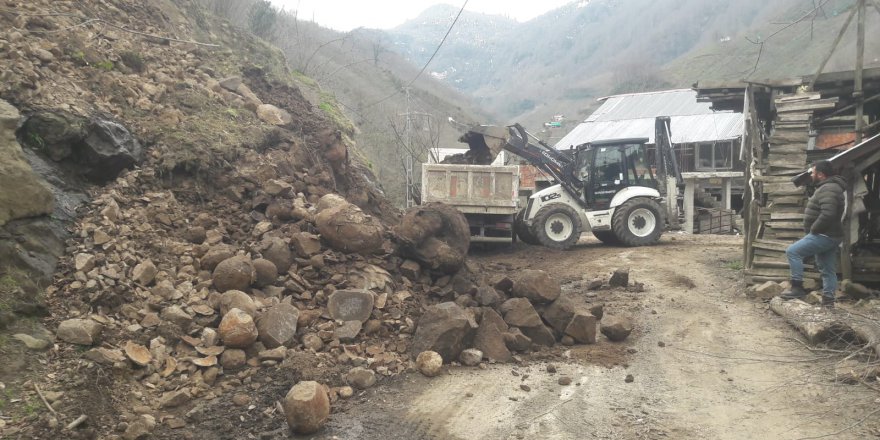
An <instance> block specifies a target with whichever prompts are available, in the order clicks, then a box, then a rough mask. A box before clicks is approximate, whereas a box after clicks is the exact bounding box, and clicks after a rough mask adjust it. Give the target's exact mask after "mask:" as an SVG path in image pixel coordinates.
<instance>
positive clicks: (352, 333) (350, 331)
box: [333, 321, 363, 342]
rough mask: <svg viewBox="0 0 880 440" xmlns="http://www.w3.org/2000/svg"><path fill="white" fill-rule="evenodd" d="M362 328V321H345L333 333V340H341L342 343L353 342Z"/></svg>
mask: <svg viewBox="0 0 880 440" xmlns="http://www.w3.org/2000/svg"><path fill="white" fill-rule="evenodd" d="M362 327H363V323H362V322H360V321H345V322H344V323H343V324H342V325H341V326H339V327H337V328H336V330H334V331H333V338H334V339H339V341H340V342H351V341H353V340H354V339H355V338H357V335H358V333H360V332H361V328H362Z"/></svg>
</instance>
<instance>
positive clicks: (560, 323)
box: [541, 294, 577, 334]
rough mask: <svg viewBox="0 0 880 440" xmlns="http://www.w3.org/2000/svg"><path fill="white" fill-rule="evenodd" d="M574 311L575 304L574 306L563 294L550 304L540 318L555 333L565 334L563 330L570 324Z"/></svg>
mask: <svg viewBox="0 0 880 440" xmlns="http://www.w3.org/2000/svg"><path fill="white" fill-rule="evenodd" d="M576 311H577V304H575V302H574V300H573V299H571V297H569V296H568V295H564V294H563V295H560V296H559V297H558V298H556V300H555V301H553V302H552V303H550V305H549V306H547V307H546V308H545V309H544V311H543V313H541V316H542V317H543V318H544V320H545V321H547V323H548V324H550V326H551V327H553V329H554V330H556V332H557V333H559V334H562V333H564V332H565V328H566V327H567V326H568V323H569V322H571V318H573V317H574V314H575V312H576Z"/></svg>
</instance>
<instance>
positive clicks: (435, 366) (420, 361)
mask: <svg viewBox="0 0 880 440" xmlns="http://www.w3.org/2000/svg"><path fill="white" fill-rule="evenodd" d="M416 369H417V370H419V372H420V373H422V374H424V375H425V376H428V377H434V376H437V375H439V374H440V373H441V372H442V370H443V357H442V356H440V354H439V353H437V352H436V351H423V352H421V353H419V355H418V356H417V357H416Z"/></svg>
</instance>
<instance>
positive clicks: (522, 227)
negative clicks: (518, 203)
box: [513, 209, 541, 245]
mask: <svg viewBox="0 0 880 440" xmlns="http://www.w3.org/2000/svg"><path fill="white" fill-rule="evenodd" d="M525 213H526V210H525V209H521V210H519V212H517V213H516V217H514V218H513V231H514V232H515V233H516V236H517V237H519V239H520V240H522V242H523V243H525V244H532V245H539V244H541V242H540V241H538V237H535V234H534V233H533V232H532V229H531V228H529V225H527V224H526V222H525V220H524V217H525Z"/></svg>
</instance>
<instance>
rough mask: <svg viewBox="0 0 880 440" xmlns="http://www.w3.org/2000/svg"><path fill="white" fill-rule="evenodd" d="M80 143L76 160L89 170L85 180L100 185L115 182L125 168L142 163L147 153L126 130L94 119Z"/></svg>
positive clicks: (111, 122)
mask: <svg viewBox="0 0 880 440" xmlns="http://www.w3.org/2000/svg"><path fill="white" fill-rule="evenodd" d="M86 132H87V135H86V137H85V139H83V140H82V142H80V143H79V148H78V150H77V151H78V154H77V156H78V157H77V160H78V162H80V163H81V164H84V165H86V166H87V167H88V168H89V170H88V172H87V173H86V177H88V178H89V179H91V180H92V181H95V182H97V183H103V182H107V181H109V180H113V179H115V178H116V177H117V176H118V175H119V173H120V172H121V171H122V170H124V169H129V168H131V167H133V166H134V165H135V164H137V163H138V162H140V161H141V160H143V158H144V150H143V148H142V147H141V144H140V143H139V142H138V141H137V139H135V138H134V136H132V134H131V133H130V132H129V131H128V129H127V128H125V127H124V126H122V124H119V123H118V122H114V121H110V120H106V119H94V120H92V121H91V122H90V123H89V125H88V128H87V129H86Z"/></svg>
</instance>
